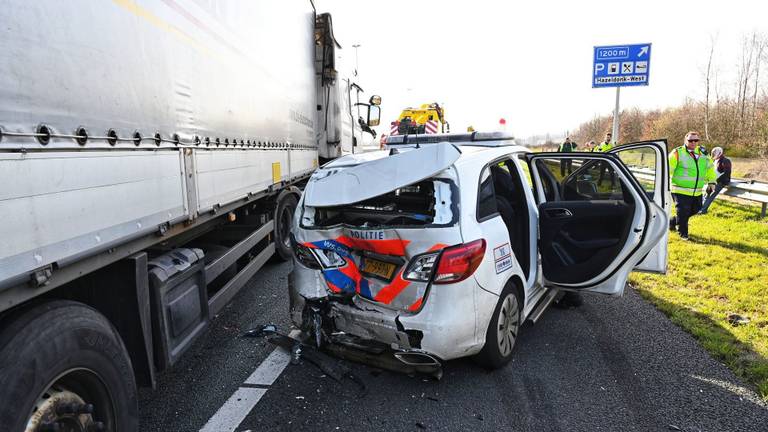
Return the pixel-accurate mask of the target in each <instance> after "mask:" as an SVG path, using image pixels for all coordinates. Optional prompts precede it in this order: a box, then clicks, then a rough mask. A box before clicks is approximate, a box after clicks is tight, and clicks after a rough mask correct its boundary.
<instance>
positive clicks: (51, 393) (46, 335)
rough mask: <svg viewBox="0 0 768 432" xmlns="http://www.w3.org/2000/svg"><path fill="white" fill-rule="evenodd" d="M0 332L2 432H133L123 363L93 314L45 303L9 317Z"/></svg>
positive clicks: (129, 383)
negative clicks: (4, 431) (51, 431)
mask: <svg viewBox="0 0 768 432" xmlns="http://www.w3.org/2000/svg"><path fill="white" fill-rule="evenodd" d="M0 328H2V331H0V370H2V373H1V374H0V401H3V402H4V403H2V404H0V425H3V427H2V429H3V430H8V431H23V430H27V431H44V430H62V431H70V430H72V431H75V430H78V431H79V430H85V431H91V430H105V431H116V432H123V431H125V432H129V431H136V430H138V427H139V415H138V402H137V400H138V399H137V395H136V384H135V381H134V376H133V369H132V367H131V361H130V359H129V357H128V353H127V352H126V350H125V346H124V345H123V343H122V341H121V339H120V337H119V336H118V334H117V331H116V330H115V329H114V327H112V325H111V324H110V323H109V321H107V319H106V318H104V316H102V315H101V314H100V313H98V312H97V311H95V310H94V309H92V308H90V307H88V306H85V305H83V304H80V303H76V302H71V301H52V302H47V303H43V304H40V305H37V306H35V307H32V308H29V309H27V310H25V311H21V312H19V313H17V314H13V315H11V316H10V317H8V319H6V320H4V322H3V323H2V324H1V325H0Z"/></svg>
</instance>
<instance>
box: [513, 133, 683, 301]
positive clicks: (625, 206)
mask: <svg viewBox="0 0 768 432" xmlns="http://www.w3.org/2000/svg"><path fill="white" fill-rule="evenodd" d="M648 145H649V146H650V147H648V148H649V149H653V151H654V152H655V151H656V147H655V146H653V145H652V144H648ZM638 146H640V144H638ZM629 148H630V147H629V146H628V147H627V149H629ZM640 148H644V147H637V149H640ZM664 154H665V152H664V151H663V150H662V151H661V154H660V155H661V156H663V155H664ZM628 155H629V154H625V156H628ZM657 156H658V155H657ZM526 159H527V160H528V164H529V169H530V173H531V178H532V180H533V183H534V191H535V195H536V199H537V204H538V213H539V239H538V242H539V253H540V255H541V270H542V273H543V274H542V276H543V281H544V284H545V285H548V286H557V287H561V288H568V289H583V290H587V291H595V292H601V293H605V294H613V295H620V294H622V293H623V292H624V286H625V285H626V281H627V277H628V276H629V273H630V272H631V271H632V270H633V269H634V268H635V266H637V265H638V264H639V263H640V262H641V261H643V262H644V261H645V259H646V256H648V255H649V254H650V252H651V251H653V250H654V248H656V247H657V245H658V244H659V242H661V241H662V240H663V239H665V234H666V232H667V227H668V223H667V220H668V216H667V214H666V212H665V210H664V208H663V206H660V205H659V204H656V202H654V200H653V198H652V197H649V195H648V194H647V193H646V191H645V188H644V186H643V185H642V184H641V183H640V182H639V181H638V180H637V178H636V177H635V175H634V174H633V173H632V172H631V170H630V169H629V168H628V167H627V165H626V164H625V163H624V162H622V160H621V159H620V157H619V155H617V154H615V153H538V154H528V155H527V156H526ZM656 159H658V157H657V158H656ZM656 159H654V160H656ZM661 162H662V163H660V164H656V163H655V162H654V175H655V178H657V179H663V178H665V176H666V158H664V159H663V160H662V161H661ZM655 183H656V182H655ZM655 183H654V193H655V188H656V185H655ZM660 187H661V188H662V190H663V188H664V184H663V183H661V184H660ZM659 195H664V194H663V193H662V194H659ZM659 252H661V250H659ZM665 255H666V254H665ZM664 259H665V260H666V258H664ZM657 264H658V263H657Z"/></svg>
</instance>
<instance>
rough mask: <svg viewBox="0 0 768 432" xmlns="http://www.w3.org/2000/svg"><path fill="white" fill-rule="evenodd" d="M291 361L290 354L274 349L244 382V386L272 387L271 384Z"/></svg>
mask: <svg viewBox="0 0 768 432" xmlns="http://www.w3.org/2000/svg"><path fill="white" fill-rule="evenodd" d="M290 361H291V353H289V352H288V351H286V350H284V349H276V350H274V351H272V354H270V355H269V357H267V359H266V360H264V361H263V362H261V364H260V365H259V367H257V368H256V370H255V371H253V373H252V374H251V376H249V377H248V379H247V380H245V384H250V385H266V386H268V385H272V383H273V382H275V380H276V379H277V377H279V376H280V374H281V373H283V370H284V369H285V367H286V366H288V363H289V362H290Z"/></svg>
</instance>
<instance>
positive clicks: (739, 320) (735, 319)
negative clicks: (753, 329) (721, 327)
mask: <svg viewBox="0 0 768 432" xmlns="http://www.w3.org/2000/svg"><path fill="white" fill-rule="evenodd" d="M727 319H728V322H729V323H730V324H731V325H732V326H738V325H746V324H749V318H747V317H744V316H741V315H739V314H736V313H729V314H728V318H727Z"/></svg>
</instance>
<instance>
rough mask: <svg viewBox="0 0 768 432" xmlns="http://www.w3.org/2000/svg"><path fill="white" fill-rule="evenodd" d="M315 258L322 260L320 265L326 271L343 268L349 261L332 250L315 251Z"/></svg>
mask: <svg viewBox="0 0 768 432" xmlns="http://www.w3.org/2000/svg"><path fill="white" fill-rule="evenodd" d="M314 252H315V256H316V257H317V258H318V259H319V260H320V264H321V265H322V266H323V268H325V269H329V268H338V267H343V266H344V265H346V264H347V261H346V260H344V258H342V257H341V255H339V254H337V253H336V252H334V251H332V250H327V249H315V250H314Z"/></svg>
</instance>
